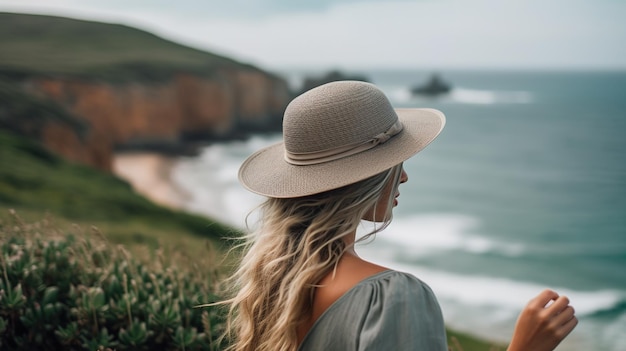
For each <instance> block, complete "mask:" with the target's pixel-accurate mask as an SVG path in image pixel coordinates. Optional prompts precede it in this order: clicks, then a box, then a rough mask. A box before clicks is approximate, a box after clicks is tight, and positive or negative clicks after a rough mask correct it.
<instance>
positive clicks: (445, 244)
mask: <svg viewBox="0 0 626 351" xmlns="http://www.w3.org/2000/svg"><path fill="white" fill-rule="evenodd" d="M479 225H480V221H479V219H478V218H475V217H471V216H467V215H462V214H443V213H442V214H428V215H413V216H409V217H399V216H397V217H396V218H394V220H393V222H392V224H391V225H390V227H389V229H387V230H386V231H385V233H384V234H381V235H380V236H378V238H377V239H376V240H380V241H381V242H382V243H387V244H391V245H392V246H393V250H396V254H400V255H402V254H404V253H410V254H411V255H412V256H420V255H431V254H436V253H438V252H441V251H452V250H455V251H467V252H471V253H475V254H484V253H489V252H495V253H498V254H503V255H507V256H520V255H521V254H522V253H524V251H525V249H524V246H523V245H522V244H521V243H511V242H504V241H497V240H494V239H491V238H487V237H485V236H480V235H478V234H475V233H474V232H475V231H476V230H477V229H478V228H479ZM371 227H372V224H364V225H363V226H362V227H361V228H359V233H365V232H368V231H370V230H371V229H372V228H371Z"/></svg>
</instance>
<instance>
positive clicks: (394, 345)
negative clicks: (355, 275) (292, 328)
mask: <svg viewBox="0 0 626 351" xmlns="http://www.w3.org/2000/svg"><path fill="white" fill-rule="evenodd" d="M298 350H299V351H335V350H336V351H352V350H354V351H357V350H359V351H364V350H377V351H378V350H382V351H385V350H424V351H447V350H448V346H447V343H446V331H445V328H444V325H443V317H442V315H441V309H440V308H439V303H438V302H437V299H436V298H435V295H434V294H433V292H432V290H430V287H428V285H426V284H425V283H424V282H422V281H421V280H419V279H417V278H416V277H414V276H413V275H411V274H408V273H402V272H397V271H392V270H388V271H384V272H381V273H378V274H375V275H373V276H371V277H368V278H366V279H365V280H363V281H361V282H359V283H358V284H357V285H355V286H354V287H353V288H352V289H350V290H348V292H346V293H345V294H344V295H343V296H341V297H340V298H339V299H338V300H337V301H335V303H333V304H332V305H331V306H330V307H329V308H328V309H327V310H326V311H325V312H324V313H323V314H322V315H321V316H320V317H319V318H318V319H317V321H316V322H315V324H314V325H313V327H312V328H311V329H310V330H309V333H308V334H307V335H306V337H305V338H304V340H303V341H302V344H300V347H299V348H298Z"/></svg>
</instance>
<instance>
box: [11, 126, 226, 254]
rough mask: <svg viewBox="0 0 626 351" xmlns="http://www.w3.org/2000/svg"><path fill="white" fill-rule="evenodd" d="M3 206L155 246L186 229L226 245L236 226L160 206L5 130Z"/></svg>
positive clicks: (185, 232) (121, 183)
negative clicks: (64, 220)
mask: <svg viewBox="0 0 626 351" xmlns="http://www.w3.org/2000/svg"><path fill="white" fill-rule="evenodd" d="M0 164H1V165H2V167H0V210H5V212H6V210H8V209H10V208H14V209H17V210H18V211H19V212H20V213H24V214H25V215H26V216H29V215H30V214H33V215H35V214H37V213H39V214H41V213H44V212H49V213H50V214H52V215H53V216H57V217H60V218H63V219H66V220H67V221H72V222H76V223H79V224H83V225H86V226H91V225H97V226H99V227H102V228H105V229H106V231H107V232H108V235H110V236H111V237H113V238H115V239H116V241H120V242H126V243H128V242H141V243H149V244H153V246H156V244H157V242H158V241H159V240H167V238H169V237H172V236H176V235H183V236H184V237H189V236H190V235H192V236H195V237H197V238H205V239H210V240H211V241H212V242H213V243H214V244H217V245H221V243H222V240H221V239H223V238H224V237H231V236H236V235H237V232H235V231H234V230H233V229H231V228H229V227H226V226H224V225H222V224H220V223H218V222H216V221H212V220H210V219H207V218H205V217H201V216H196V215H192V214H189V213H185V212H181V211H175V210H171V209H168V208H165V207H161V206H158V205H156V204H154V203H152V202H150V201H149V200H147V199H146V198H144V197H142V196H139V195H137V194H136V193H135V192H134V191H133V190H132V188H131V186H130V185H129V184H128V183H126V182H125V181H123V180H121V179H119V178H117V177H115V176H113V175H111V174H107V173H104V172H100V171H98V170H94V169H92V168H89V167H86V166H82V165H78V164H74V163H70V162H67V161H65V160H63V159H61V158H59V157H57V156H55V155H54V154H51V153H50V152H48V151H46V150H45V149H44V148H42V147H41V146H40V145H39V144H37V143H34V142H32V141H30V140H27V139H23V138H19V137H17V136H15V135H12V134H10V133H6V132H3V131H0Z"/></svg>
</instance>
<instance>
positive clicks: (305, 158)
mask: <svg viewBox="0 0 626 351" xmlns="http://www.w3.org/2000/svg"><path fill="white" fill-rule="evenodd" d="M444 124H445V117H444V115H443V114H442V113H441V112H439V111H437V110H432V109H394V108H392V107H391V105H390V103H389V101H388V99H387V98H386V97H385V95H384V94H383V93H382V92H381V91H380V90H378V89H377V88H376V87H375V86H374V85H372V84H369V83H364V82H352V81H342V82H333V83H329V84H325V85H323V86H320V87H317V88H315V89H312V90H310V91H308V92H306V93H304V94H302V95H300V96H299V97H297V98H295V99H294V100H293V101H292V102H291V103H290V104H289V106H288V107H287V109H286V111H285V115H284V120H283V143H279V144H276V145H273V146H270V147H267V148H265V149H262V150H260V151H258V152H256V153H255V154H253V155H252V156H250V157H249V158H248V159H247V160H246V161H245V162H244V163H243V165H242V166H241V168H240V170H239V179H240V181H241V183H242V184H243V185H244V186H245V187H246V188H247V189H249V190H250V191H252V192H255V193H257V194H261V195H264V196H266V197H267V198H268V199H267V201H266V202H265V203H264V204H262V206H261V219H260V224H259V226H258V228H257V229H256V230H255V231H254V233H253V234H251V235H250V237H249V241H248V247H247V252H246V255H245V257H244V258H243V260H242V262H241V266H240V268H239V270H238V271H237V272H236V274H235V275H234V279H235V282H236V284H235V287H236V295H235V297H234V298H232V299H231V300H229V301H228V302H229V303H230V304H231V318H230V320H229V330H230V332H231V333H232V334H231V335H232V337H233V338H234V339H233V340H234V344H233V347H232V349H233V350H242V351H243V350H302V351H308V350H447V345H446V335H445V329H444V325H443V318H442V315H441V311H440V308H439V305H438V303H437V299H436V298H435V296H434V294H433V293H432V291H431V290H430V288H429V287H428V286H427V285H426V284H425V283H423V282H422V281H420V280H419V279H417V278H416V277H414V276H412V275H410V274H407V273H402V272H397V271H394V270H390V269H388V268H385V267H382V266H379V265H376V264H374V263H371V262H367V261H365V260H363V259H361V258H360V257H359V256H358V255H357V253H356V252H355V251H354V243H355V241H356V230H357V227H358V226H359V224H360V222H361V220H367V221H372V222H375V223H380V224H379V226H378V227H377V228H376V229H375V230H374V231H373V232H372V233H369V234H368V235H366V236H365V237H363V238H361V239H360V240H363V239H365V238H366V237H368V236H370V235H373V234H375V233H376V232H379V231H381V230H382V229H384V228H385V227H386V226H387V225H388V224H389V223H390V221H391V219H392V209H393V207H394V206H396V205H397V204H398V200H397V198H398V196H399V195H400V193H399V192H398V186H399V185H400V184H402V183H404V182H406V181H407V180H408V175H407V173H406V172H405V171H404V169H403V168H402V163H403V162H404V161H405V160H407V159H408V158H410V157H411V156H412V155H414V154H415V153H417V152H419V151H420V150H422V149H423V148H424V147H426V146H427V145H428V144H429V143H430V142H431V141H432V140H433V139H435V137H436V136H437V135H438V134H439V133H440V132H441V130H442V129H443V126H444ZM422 235H426V233H423V234H422ZM550 302H551V303H550ZM576 323H577V320H576V317H575V316H574V310H573V308H572V307H571V306H569V301H568V300H567V298H566V297H564V296H558V294H556V293H555V292H552V291H549V290H546V291H544V292H542V293H541V294H539V295H538V296H537V297H536V298H535V299H533V300H531V302H530V303H529V304H528V305H527V307H526V308H525V309H524V311H523V312H522V314H521V315H520V318H519V320H518V323H517V326H516V329H515V333H514V336H513V339H512V341H511V345H510V347H509V351H518V350H535V351H536V350H552V349H554V348H555V347H556V345H558V344H559V342H560V341H561V340H562V339H563V338H565V336H567V334H569V332H570V331H571V330H572V329H573V328H574V327H575V325H576Z"/></svg>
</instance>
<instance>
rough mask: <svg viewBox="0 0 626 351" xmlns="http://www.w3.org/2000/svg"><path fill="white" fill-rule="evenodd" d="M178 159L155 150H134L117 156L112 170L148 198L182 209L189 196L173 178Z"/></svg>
mask: <svg viewBox="0 0 626 351" xmlns="http://www.w3.org/2000/svg"><path fill="white" fill-rule="evenodd" d="M176 162H177V160H176V158H175V157H169V156H163V155H160V154H156V153H148V152H133V153H121V154H117V155H115V157H114V159H113V172H114V173H115V175H117V176H118V177H120V178H122V179H124V180H126V181H127V182H129V183H130V184H131V185H132V187H133V189H134V190H135V191H136V192H137V193H139V194H141V195H143V196H145V197H147V198H148V199H150V200H152V201H154V202H156V203H158V204H160V205H164V206H168V207H171V208H177V209H179V208H182V206H183V205H184V203H185V201H186V200H187V199H188V198H189V195H188V194H187V193H185V191H184V190H183V189H181V188H179V187H177V186H176V184H174V182H173V181H172V178H171V171H172V168H173V167H174V166H175V165H176Z"/></svg>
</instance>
